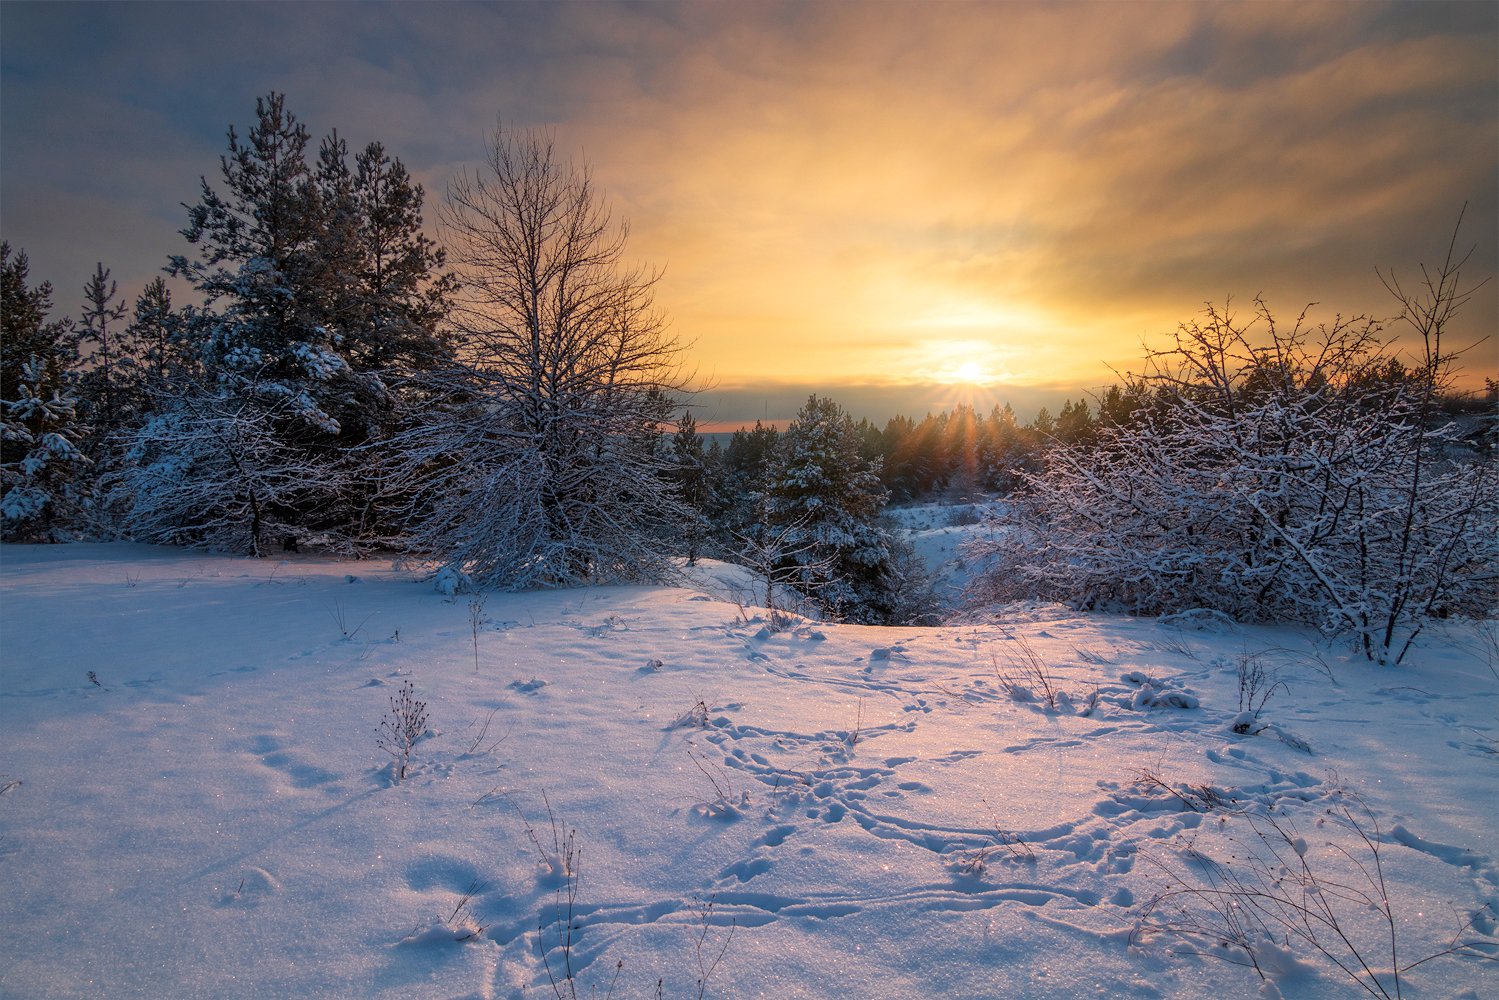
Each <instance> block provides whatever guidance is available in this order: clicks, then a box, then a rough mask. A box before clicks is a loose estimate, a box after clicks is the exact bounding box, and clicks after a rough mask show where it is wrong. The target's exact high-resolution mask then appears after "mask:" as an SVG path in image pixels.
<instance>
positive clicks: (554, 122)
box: [0, 3, 1499, 420]
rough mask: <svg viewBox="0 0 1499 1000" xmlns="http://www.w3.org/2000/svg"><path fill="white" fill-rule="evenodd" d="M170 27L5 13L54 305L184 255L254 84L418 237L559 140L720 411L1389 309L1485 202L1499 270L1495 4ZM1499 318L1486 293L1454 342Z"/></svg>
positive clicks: (1027, 368) (1002, 391)
mask: <svg viewBox="0 0 1499 1000" xmlns="http://www.w3.org/2000/svg"><path fill="white" fill-rule="evenodd" d="M176 10H178V9H177V8H159V7H154V6H150V5H140V6H132V5H122V6H109V5H105V6H91V5H49V4H43V5H34V6H31V5H19V6H18V5H7V7H6V12H5V18H6V20H5V27H6V31H5V34H4V37H3V46H4V69H5V77H4V83H5V86H4V90H3V100H4V116H3V131H4V134H3V139H4V142H3V144H0V156H3V176H4V185H3V189H0V193H3V209H4V215H3V218H4V238H5V239H6V240H8V241H10V243H11V245H12V246H13V247H18V248H24V249H25V250H26V251H27V252H28V253H29V254H30V257H31V260H32V264H33V274H34V277H36V278H37V279H43V278H45V279H49V280H51V281H52V282H53V283H54V285H55V286H56V289H57V291H56V293H55V296H54V297H55V300H56V307H55V308H56V313H57V315H59V316H60V315H62V314H64V313H73V314H76V313H77V305H76V302H75V300H76V299H77V292H76V290H77V289H78V288H79V287H80V286H81V284H82V282H83V280H84V278H85V276H86V273H87V272H88V271H91V270H92V267H93V264H94V262H95V261H103V263H104V265H105V266H106V267H112V268H114V270H115V277H116V278H118V279H119V280H120V283H121V287H122V290H123V291H126V292H127V293H128V294H130V295H132V296H133V295H134V293H135V292H136V291H137V290H138V289H139V288H140V287H141V286H142V285H143V284H144V283H145V282H146V281H147V280H149V279H150V278H151V277H153V276H154V275H155V274H156V273H158V269H159V268H160V267H161V265H162V264H163V263H164V262H165V258H166V255H167V254H169V253H181V252H183V251H184V250H185V249H186V246H185V244H184V242H183V240H182V239H181V237H180V236H178V235H177V230H178V229H180V228H181V227H182V225H183V224H184V223H185V217H184V212H183V209H182V208H181V206H180V203H181V202H184V201H191V200H193V199H194V198H195V197H196V194H197V190H198V178H199V176H200V175H206V176H207V178H208V180H209V183H210V184H213V183H214V182H215V179H216V171H217V167H218V158H219V156H220V154H221V153H222V152H223V149H224V134H225V130H226V128H227V126H228V125H229V124H230V123H234V124H236V126H238V127H239V128H240V130H241V133H242V132H243V127H244V125H245V124H246V123H247V121H248V120H249V119H250V116H251V113H252V112H253V108H254V101H255V98H256V96H257V95H263V94H265V93H266V92H267V91H269V90H277V91H282V92H285V93H286V95H287V106H288V108H290V109H292V110H293V111H295V112H296V113H297V115H298V116H299V117H301V118H302V119H303V120H304V121H306V122H307V124H308V127H309V130H310V131H311V133H312V136H313V143H314V144H316V142H317V140H318V139H319V138H320V137H321V136H322V135H324V134H326V133H327V132H328V131H329V130H330V129H333V128H337V129H338V130H339V133H340V135H343V136H346V137H347V138H348V140H349V142H350V144H351V146H355V147H357V146H359V145H361V144H363V143H364V142H367V141H369V140H372V139H378V140H379V141H381V142H383V143H384V144H385V146H386V148H387V149H388V150H389V151H390V152H391V153H392V154H393V155H395V156H398V157H400V158H401V159H402V160H403V161H404V162H405V163H406V164H407V166H408V167H409V168H410V169H411V170H412V172H413V173H414V175H415V176H416V177H417V178H418V179H419V180H421V181H422V182H423V184H424V185H425V186H426V188H427V191H428V199H429V201H428V207H427V211H426V213H425V214H426V217H427V221H428V223H429V225H430V224H431V223H432V222H433V220H434V218H435V216H436V214H437V213H436V202H437V201H438V200H440V199H441V197H442V192H443V191H444V189H445V187H446V185H447V183H448V180H449V179H450V178H451V177H453V176H454V175H455V173H456V172H458V171H459V170H462V169H465V168H468V169H473V168H475V167H477V166H479V165H480V164H481V163H482V159H483V156H484V147H483V143H484V139H485V136H486V134H487V133H488V132H489V131H490V130H492V128H493V127H494V124H495V122H496V121H497V120H499V121H502V122H503V123H504V124H505V125H506V126H507V127H515V128H527V127H542V128H546V129H549V130H550V131H551V132H552V134H553V135H554V136H555V138H556V142H557V146H558V148H559V149H560V150H563V151H564V152H565V153H567V154H568V155H570V156H572V157H573V158H574V160H575V161H576V162H577V163H580V164H582V163H587V164H588V165H590V167H591V170H592V176H593V179H594V182H595V184H596V185H597V186H598V188H599V189H600V190H601V191H602V192H604V193H605V194H606V196H607V198H608V202H609V205H610V207H611V210H612V211H613V212H614V214H615V216H616V218H618V219H621V220H628V222H629V224H630V227H631V228H630V240H629V243H628V246H627V251H626V252H627V256H628V257H629V258H630V260H631V261H632V262H639V263H641V264H643V265H644V266H646V267H648V268H656V269H660V270H661V278H660V281H659V283H658V285H657V287H656V302H657V305H658V307H659V308H660V309H661V310H662V311H663V312H664V314H665V315H666V316H667V317H668V318H669V320H670V322H671V329H672V330H673V332H674V333H675V334H676V335H678V336H679V337H680V338H681V340H682V341H683V342H684V343H686V344H689V345H690V349H689V350H688V352H687V354H686V357H685V359H684V360H685V361H686V363H687V366H688V368H689V369H693V370H696V371H697V372H698V373H699V376H700V381H701V384H703V385H707V386H710V387H711V386H718V387H721V388H722V387H727V388H731V389H733V390H734V392H735V393H738V395H733V394H730V395H724V394H720V395H719V396H716V397H713V398H715V399H718V400H719V402H718V403H715V404H713V405H714V406H715V407H717V408H718V410H719V411H720V417H721V419H724V420H735V419H750V420H753V419H754V417H755V415H756V414H759V413H764V414H766V415H767V417H769V418H777V419H780V418H785V417H786V416H789V414H788V413H785V412H779V413H770V412H769V410H770V406H771V404H770V402H769V400H770V399H772V398H774V399H777V400H780V399H783V398H791V397H793V396H795V395H797V394H798V393H801V394H802V395H803V398H804V393H802V390H801V389H795V390H794V389H793V388H787V387H797V386H800V387H802V389H805V390H806V391H813V390H820V391H824V392H830V393H832V394H834V395H835V396H839V395H840V394H845V395H848V398H849V399H850V400H859V402H857V404H855V403H851V404H850V408H851V409H852V410H855V411H856V412H858V413H860V414H862V413H869V414H871V415H876V414H880V413H888V412H890V407H893V406H895V405H897V404H896V402H895V400H896V399H897V398H899V399H901V400H906V399H910V400H914V401H915V402H902V403H900V404H899V405H902V406H905V407H907V408H910V407H912V406H921V405H928V404H922V403H921V402H920V400H923V399H929V400H931V402H930V404H929V405H933V406H935V405H938V401H939V400H940V399H945V398H948V396H947V391H948V389H947V387H958V388H963V389H965V391H966V390H974V391H980V390H981V391H982V394H983V398H984V399H986V400H988V399H991V398H993V399H1013V400H1015V401H1016V403H1017V408H1019V407H1020V405H1021V400H1022V399H1029V398H1031V397H1028V396H1025V392H1026V391H1031V392H1033V393H1040V394H1042V395H1037V396H1035V398H1036V399H1038V400H1039V399H1042V398H1050V397H1044V394H1045V393H1047V392H1050V393H1053V394H1054V395H1055V394H1057V393H1062V394H1072V395H1077V394H1079V393H1081V392H1082V391H1084V390H1088V389H1093V388H1096V387H1098V386H1101V385H1104V384H1107V383H1109V382H1111V381H1115V380H1117V375H1116V374H1115V372H1116V371H1119V372H1123V371H1128V370H1130V369H1131V368H1137V367H1138V365H1139V359H1140V358H1141V356H1142V355H1141V351H1142V344H1143V343H1148V344H1151V345H1155V346H1159V345H1160V344H1161V343H1163V338H1166V337H1168V336H1169V335H1170V334H1171V333H1172V332H1173V331H1174V330H1175V329H1176V327H1177V324H1178V323H1180V322H1182V321H1185V320H1190V319H1191V318H1193V317H1194V316H1195V315H1197V314H1198V313H1199V311H1200V310H1201V309H1202V308H1203V304H1204V303H1205V302H1209V301H1211V302H1214V303H1217V304H1219V305H1222V304H1223V303H1225V302H1228V301H1231V302H1232V303H1233V306H1232V307H1233V309H1234V311H1235V312H1236V313H1237V314H1238V315H1239V316H1241V317H1242V318H1245V319H1248V318H1250V317H1251V316H1252V314H1253V309H1254V307H1253V300H1254V297H1255V296H1256V295H1263V296H1264V298H1265V300H1266V302H1267V303H1268V304H1269V306H1270V307H1271V308H1272V309H1273V310H1274V311H1275V313H1276V315H1277V317H1278V318H1280V319H1283V320H1285V321H1287V322H1289V321H1293V320H1294V319H1295V317H1296V316H1297V315H1298V314H1299V313H1300V312H1301V310H1302V309H1303V307H1305V306H1306V305H1307V304H1308V303H1312V302H1315V303H1318V305H1317V306H1316V307H1315V308H1314V309H1313V310H1312V312H1311V313H1310V316H1311V318H1312V319H1313V321H1322V320H1326V319H1330V318H1331V317H1332V316H1333V315H1334V314H1337V313H1342V314H1344V315H1348V314H1357V313H1369V314H1373V315H1375V316H1379V317H1385V318H1389V317H1392V316H1393V315H1394V314H1395V312H1396V311H1397V310H1396V307H1395V306H1394V304H1393V302H1392V300H1391V299H1390V297H1389V295H1388V293H1387V292H1386V291H1385V289H1384V288H1383V287H1382V286H1381V284H1380V282H1379V279H1378V277H1377V275H1376V268H1379V269H1384V270H1386V271H1388V270H1389V269H1392V268H1393V269H1394V270H1395V271H1396V273H1397V274H1398V275H1400V276H1403V277H1404V278H1406V279H1407V280H1408V279H1410V278H1411V277H1413V276H1415V275H1418V274H1419V271H1418V268H1419V265H1420V264H1422V263H1431V262H1432V261H1433V260H1434V259H1435V258H1436V257H1437V256H1438V255H1440V254H1441V253H1443V252H1444V251H1445V249H1446V246H1447V242H1448V240H1449V239H1450V238H1451V236H1452V230H1453V225H1454V223H1455V222H1456V220H1457V217H1458V213H1459V212H1460V211H1461V210H1462V209H1463V206H1464V205H1465V204H1466V205H1467V210H1466V211H1467V214H1466V216H1465V222H1464V225H1463V229H1462V232H1461V233H1460V235H1459V244H1460V245H1461V246H1462V247H1463V248H1464V249H1466V248H1467V247H1476V250H1475V252H1474V255H1473V257H1472V259H1471V260H1470V262H1469V266H1468V268H1467V269H1466V270H1465V272H1464V277H1465V284H1473V285H1478V284H1479V283H1481V282H1482V281H1483V280H1484V279H1486V278H1490V277H1493V276H1494V275H1495V273H1496V271H1499V236H1496V230H1499V222H1496V219H1499V199H1496V189H1499V154H1496V150H1499V113H1496V112H1499V108H1496V103H1499V102H1496V100H1495V97H1494V94H1495V92H1496V88H1499V54H1496V53H1499V7H1495V6H1494V5H1492V4H1445V3H1425V4H1409V3H1407V4H1398V3H1397V4H1387V3H1311V4H1273V5H1270V4H1187V3H1184V4H1143V5H1141V4H1132V3H1108V4H1095V5H1088V4H1080V5H1054V4H1021V3H996V4H962V3H959V4H943V5H928V4H907V3H881V4H871V5H863V4H841V3H808V4H779V3H766V4H707V3H687V4H650V5H642V6H634V5H624V4H568V3H561V4H524V3H522V4H502V5H497V6H484V5H476V6H471V5H458V4H451V5H450V4H443V5H417V6H407V5H401V4H391V5H374V6H361V5H347V6H346V5H328V6H323V5H301V4H295V3H293V4H285V5H273V6H272V5H248V6H246V5H238V4H226V5H215V6H213V7H206V6H205V7H197V8H194V10H195V12H196V14H197V15H199V16H198V17H196V18H194V19H193V20H195V21H201V22H202V23H200V24H185V23H182V21H183V19H181V18H179V17H177V16H176V14H175V11H176ZM356 26H357V30H352V29H353V28H355V27H356ZM214 37H235V38H237V39H241V42H242V44H240V45H236V46H234V47H230V48H228V49H224V48H220V47H217V46H215V45H213V44H211V39H212V38H214ZM326 53H336V56H335V57H332V58H324V55H325V54H326ZM433 233H434V235H436V230H435V227H434V228H433ZM1469 277H1471V279H1472V281H1471V282H1469V281H1467V279H1468V278H1469ZM1496 326H1499V295H1496V283H1495V282H1492V281H1490V282H1489V283H1488V284H1487V285H1486V286H1484V287H1482V288H1480V290H1479V292H1478V294H1477V295H1476V296H1475V297H1474V298H1473V300H1472V301H1471V302H1470V303H1469V304H1468V305H1467V306H1466V307H1465V309H1464V311H1463V313H1462V314H1461V316H1460V318H1459V324H1458V326H1457V327H1456V328H1455V329H1454V330H1453V331H1452V335H1453V336H1452V344H1453V346H1466V345H1472V344H1475V343H1477V342H1478V341H1479V340H1481V338H1483V337H1485V336H1492V335H1493V334H1494V333H1495V330H1496ZM1399 332H1400V331H1399V330H1398V329H1397V327H1396V325H1390V326H1389V328H1388V333H1389V334H1390V335H1394V334H1398V333H1399ZM1494 343H1495V342H1494V341H1490V342H1489V343H1488V344H1487V345H1484V346H1482V347H1479V348H1477V349H1475V350H1473V351H1470V353H1469V354H1468V356H1467V358H1466V361H1465V363H1464V368H1465V373H1464V375H1463V381H1462V386H1463V388H1466V389H1477V388H1480V387H1481V386H1482V383H1483V378H1484V377H1485V376H1487V377H1495V376H1499V350H1496V349H1495V348H1494ZM901 386H907V387H919V386H930V387H932V389H931V391H930V392H929V393H928V394H927V395H926V396H920V395H919V394H918V395H912V396H909V397H907V396H899V397H897V396H896V395H891V393H890V392H889V391H887V390H890V389H892V388H894V387H901ZM841 387H861V388H859V389H858V390H857V391H854V390H848V391H847V392H845V390H844V389H843V388H841ZM882 387H883V388H882ZM782 390H784V391H782ZM913 391H914V390H913ZM778 393H779V395H777V394H778ZM881 393H884V395H883V396H882V395H881ZM1007 394H1008V395H1007ZM731 396H732V398H731ZM741 397H742V398H741ZM881 399H885V400H887V401H888V406H886V405H885V404H883V403H881V402H879V401H880V400H881ZM752 401H755V402H752ZM785 405H786V404H784V403H782V404H778V406H780V407H781V409H784V406H785ZM741 411H742V413H741ZM793 412H794V411H793Z"/></svg>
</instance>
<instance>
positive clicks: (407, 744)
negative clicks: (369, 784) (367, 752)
mask: <svg viewBox="0 0 1499 1000" xmlns="http://www.w3.org/2000/svg"><path fill="white" fill-rule="evenodd" d="M426 731H427V703H426V702H425V701H417V700H416V689H415V688H414V687H412V684H411V682H410V681H406V682H404V683H403V684H402V685H401V690H400V692H399V693H397V694H393V695H391V696H390V711H389V712H388V713H386V714H385V715H384V716H382V717H381V720H380V728H379V730H378V732H379V735H378V736H376V737H375V746H377V747H379V748H380V749H381V750H384V751H385V752H386V753H388V754H390V756H391V757H392V758H393V759H394V760H395V769H396V780H397V781H403V780H405V778H406V768H407V766H408V765H410V763H411V748H412V747H413V746H415V745H416V741H417V740H419V739H421V738H422V734H423V733H424V732H426Z"/></svg>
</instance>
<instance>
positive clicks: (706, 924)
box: [656, 894, 739, 1000]
mask: <svg viewBox="0 0 1499 1000" xmlns="http://www.w3.org/2000/svg"><path fill="white" fill-rule="evenodd" d="M717 899H718V896H717V894H715V895H712V896H709V897H708V902H707V903H704V902H703V901H702V900H701V899H699V898H698V897H697V896H693V897H692V902H690V903H688V904H687V911H688V912H689V913H691V914H692V915H693V916H694V917H695V918H697V922H698V931H697V940H696V941H694V942H693V944H694V945H696V948H697V998H698V1000H703V996H704V995H705V993H706V992H707V989H708V980H709V979H712V978H713V973H714V972H715V971H716V970H717V969H718V964H719V963H720V962H722V961H723V956H724V953H725V952H727V951H728V950H729V943H730V942H731V941H733V940H734V931H735V930H736V929H737V928H738V926H739V918H738V917H730V918H729V933H728V935H727V936H726V937H725V938H724V942H723V946H722V947H721V948H719V949H718V954H717V955H716V956H714V957H713V961H711V962H710V961H708V956H710V955H713V949H712V948H711V947H709V946H708V931H709V930H710V929H711V928H712V926H713V904H714V903H715V902H716V901H717ZM715 943H717V942H715ZM660 990H661V984H660V983H657V984H656V992H657V994H658V995H659V994H660Z"/></svg>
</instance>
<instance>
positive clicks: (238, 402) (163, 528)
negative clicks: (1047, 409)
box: [104, 379, 347, 556]
mask: <svg viewBox="0 0 1499 1000" xmlns="http://www.w3.org/2000/svg"><path fill="white" fill-rule="evenodd" d="M251 381H252V380H245V379H233V380H227V381H226V384H225V387H224V388H223V389H221V390H211V391H205V390H204V389H203V388H202V387H201V386H195V385H186V384H184V385H183V386H182V391H181V394H180V395H177V396H176V397H175V399H174V400H173V401H172V402H171V403H170V404H168V405H167V406H166V408H164V409H162V410H161V411H159V412H157V413H155V414H153V415H152V416H151V417H150V418H149V419H147V420H146V422H145V423H144V424H143V425H142V427H141V428H140V429H139V430H138V431H136V432H135V434H134V436H133V438H132V440H131V443H130V448H129V451H128V452H127V459H128V462H127V464H126V465H124V466H123V467H122V468H121V469H119V470H118V471H116V472H113V473H111V474H110V475H108V476H106V477H105V478H104V486H105V488H106V491H107V495H108V498H109V499H108V503H109V505H110V506H112V507H114V508H116V509H119V510H121V511H123V523H124V525H125V527H126V530H127V533H128V534H129V536H130V537H132V538H134V539H135V540H137V541H142V542H150V543H152V544H157V545H184V546H189V547H194V548H211V549H222V550H225V551H230V552H243V553H248V554H250V555H257V556H259V555H264V554H265V553H266V552H267V550H268V548H269V546H270V545H271V544H272V540H274V541H275V542H280V543H283V544H284V543H285V540H286V539H288V538H291V539H296V538H297V537H298V536H299V535H300V534H302V532H301V530H300V529H299V528H298V527H297V521H298V520H299V518H298V515H297V511H298V509H299V508H301V507H303V506H305V505H307V504H309V503H310V502H312V501H313V500H315V498H317V497H318V496H325V495H327V494H329V493H333V492H336V491H337V490H338V489H339V488H340V486H341V484H342V482H343V481H344V480H345V479H346V478H347V477H346V476H345V475H344V473H343V472H341V471H340V470H338V469H336V468H334V467H332V466H330V465H328V464H326V463H324V462H322V461H320V460H318V459H316V458H315V457H313V456H310V455H307V454H305V453H302V452H300V451H299V450H298V449H295V448H293V447H290V446H289V445H288V444H287V442H286V440H285V438H284V437H283V435H282V434H281V432H280V430H281V418H282V417H283V415H284V409H283V407H282V406H281V405H278V402H277V401H276V400H275V399H269V400H268V399H266V398H265V397H264V395H263V394H262V393H261V392H260V391H259V390H258V387H256V386H254V385H252V384H248V383H249V382H251ZM231 383H238V384H231ZM282 402H284V401H282ZM324 534H325V535H326V533H324ZM292 544H293V545H294V544H295V542H292Z"/></svg>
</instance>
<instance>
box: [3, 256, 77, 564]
mask: <svg viewBox="0 0 1499 1000" xmlns="http://www.w3.org/2000/svg"><path fill="white" fill-rule="evenodd" d="M28 271H29V262H28V260H27V258H26V252H25V251H24V250H22V251H18V252H16V253H15V255H14V256H12V254H11V248H10V244H9V243H0V419H3V429H0V430H3V433H0V532H3V536H4V537H5V538H6V539H7V540H32V541H58V540H61V539H63V538H66V537H67V535H66V529H65V524H66V521H67V520H68V515H69V514H70V513H71V508H72V507H73V503H72V500H73V499H74V495H75V492H74V489H73V486H74V483H75V481H76V480H77V478H78V476H79V474H80V473H81V472H82V470H83V469H84V468H85V467H86V466H87V464H88V461H87V457H86V456H85V455H84V454H83V452H82V451H81V450H80V449H79V442H80V441H81V440H82V438H83V437H84V433H85V430H86V427H85V425H84V424H83V423H82V422H81V420H80V414H79V413H78V407H77V402H78V401H77V397H76V395H75V394H74V392H73V390H72V386H71V377H72V370H73V369H74V367H75V366H76V365H77V363H78V335H77V333H76V331H75V330H74V328H73V324H72V322H71V321H69V320H67V319H63V320H58V321H53V322H50V323H49V322H47V313H48V312H49V311H50V310H51V308H52V285H51V283H49V282H45V281H44V282H42V283H41V284H40V285H37V286H36V287H34V288H33V287H32V286H31V285H30V284H29V283H28Z"/></svg>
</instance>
